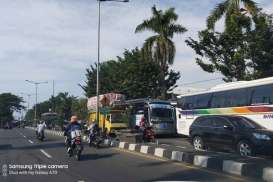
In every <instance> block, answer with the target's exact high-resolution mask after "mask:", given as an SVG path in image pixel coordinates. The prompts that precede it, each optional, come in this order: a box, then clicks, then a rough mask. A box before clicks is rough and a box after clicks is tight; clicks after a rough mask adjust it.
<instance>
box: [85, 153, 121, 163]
mask: <svg viewBox="0 0 273 182" xmlns="http://www.w3.org/2000/svg"><path fill="white" fill-rule="evenodd" d="M115 155H118V153H111V154H82V156H81V160H82V161H87V160H98V159H104V158H111V157H113V156H115Z"/></svg>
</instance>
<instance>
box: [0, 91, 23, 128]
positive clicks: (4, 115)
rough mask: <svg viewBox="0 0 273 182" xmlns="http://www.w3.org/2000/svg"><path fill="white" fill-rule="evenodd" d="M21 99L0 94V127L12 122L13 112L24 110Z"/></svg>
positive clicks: (9, 94)
mask: <svg viewBox="0 0 273 182" xmlns="http://www.w3.org/2000/svg"><path fill="white" fill-rule="evenodd" d="M22 102H23V99H22V98H21V97H18V96H16V95H13V94H11V93H2V94H0V126H1V127H3V125H4V124H5V123H7V122H10V121H12V120H13V112H15V111H19V110H21V109H24V106H23V105H21V103H22Z"/></svg>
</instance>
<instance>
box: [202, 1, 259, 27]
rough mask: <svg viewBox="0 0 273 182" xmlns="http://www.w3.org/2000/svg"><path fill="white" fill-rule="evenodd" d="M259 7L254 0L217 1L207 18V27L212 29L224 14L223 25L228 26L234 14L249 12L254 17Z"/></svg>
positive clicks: (241, 14)
mask: <svg viewBox="0 0 273 182" xmlns="http://www.w3.org/2000/svg"><path fill="white" fill-rule="evenodd" d="M258 12H259V8H258V7H257V4H256V3H255V1H252V0H225V1H223V2H222V3H219V4H218V5H217V6H216V7H215V9H214V10H213V11H212V12H211V14H210V16H209V17H208V18H207V27H208V29H214V27H215V24H216V22H217V21H219V20H220V19H221V18H222V17H223V16H225V26H226V27H228V26H229V24H230V22H232V21H233V20H232V18H233V17H234V16H237V17H238V16H239V17H241V18H242V17H245V15H246V14H249V15H250V16H252V17H255V16H256V15H257V13H258Z"/></svg>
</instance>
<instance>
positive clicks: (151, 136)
mask: <svg viewBox="0 0 273 182" xmlns="http://www.w3.org/2000/svg"><path fill="white" fill-rule="evenodd" d="M143 141H144V142H155V132H154V130H153V127H151V126H148V127H146V128H145V129H144V131H143Z"/></svg>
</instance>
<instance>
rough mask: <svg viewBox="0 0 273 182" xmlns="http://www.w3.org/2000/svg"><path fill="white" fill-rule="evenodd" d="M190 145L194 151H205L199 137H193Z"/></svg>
mask: <svg viewBox="0 0 273 182" xmlns="http://www.w3.org/2000/svg"><path fill="white" fill-rule="evenodd" d="M192 144H193V147H194V149H195V150H198V151H200V150H204V149H205V145H204V142H203V139H202V138H201V137H199V136H195V137H194V138H193V140H192Z"/></svg>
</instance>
